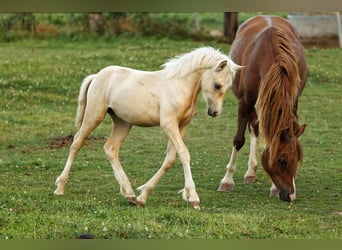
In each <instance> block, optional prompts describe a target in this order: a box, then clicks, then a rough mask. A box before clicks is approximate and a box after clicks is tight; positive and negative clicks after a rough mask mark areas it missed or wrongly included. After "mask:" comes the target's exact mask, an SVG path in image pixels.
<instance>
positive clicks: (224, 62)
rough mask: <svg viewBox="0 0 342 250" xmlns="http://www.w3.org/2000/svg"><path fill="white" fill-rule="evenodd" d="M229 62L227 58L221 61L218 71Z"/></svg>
mask: <svg viewBox="0 0 342 250" xmlns="http://www.w3.org/2000/svg"><path fill="white" fill-rule="evenodd" d="M227 63H228V62H227V61H226V60H224V61H222V62H220V64H219V65H218V66H217V67H216V71H221V70H223V69H224V67H226V66H227Z"/></svg>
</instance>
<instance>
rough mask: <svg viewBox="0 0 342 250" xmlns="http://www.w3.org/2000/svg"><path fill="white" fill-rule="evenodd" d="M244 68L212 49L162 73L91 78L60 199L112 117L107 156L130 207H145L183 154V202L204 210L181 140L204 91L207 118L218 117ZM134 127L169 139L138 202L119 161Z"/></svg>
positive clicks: (121, 70) (172, 63)
mask: <svg viewBox="0 0 342 250" xmlns="http://www.w3.org/2000/svg"><path fill="white" fill-rule="evenodd" d="M239 68H240V66H238V65H237V64H235V63H234V62H233V61H232V60H231V59H230V58H229V57H228V56H227V55H224V54H222V53H221V52H219V51H218V50H215V49H213V48H211V47H203V48H199V49H196V50H194V51H192V52H190V53H187V54H184V55H181V56H178V57H175V58H173V59H171V60H169V61H168V62H166V63H165V64H164V68H163V69H162V70H159V71H151V72H147V71H140V70H135V69H130V68H125V67H120V66H109V67H106V68H104V69H102V70H101V71H100V72H99V73H97V74H94V75H90V76H88V77H86V78H85V79H84V81H83V83H82V86H81V89H80V94H79V105H78V111H77V117H76V123H77V125H78V126H80V128H79V130H78V132H77V133H76V134H75V137H74V141H73V143H72V145H71V147H70V153H69V157H68V159H67V162H66V165H65V167H64V170H63V172H62V173H61V175H60V176H59V177H58V178H57V180H56V185H57V189H56V190H55V194H56V195H63V193H64V186H65V183H66V182H67V179H68V174H69V171H70V168H71V165H72V162H73V160H74V158H75V156H76V154H77V153H78V151H79V150H80V148H81V147H82V145H83V144H84V141H85V139H86V138H87V137H88V136H89V135H90V133H91V132H92V131H93V130H94V129H95V128H96V127H97V126H98V125H99V124H100V123H101V122H102V121H103V119H104V117H105V115H106V114H107V113H108V114H109V115H110V117H111V118H112V120H113V130H112V133H111V135H110V137H109V138H108V140H107V142H106V143H105V145H104V150H105V153H106V155H107V158H108V159H109V161H110V163H111V165H112V168H113V170H114V175H115V177H116V179H117V181H118V183H119V185H120V191H121V193H122V195H123V196H125V197H126V199H127V200H128V201H129V202H131V203H136V204H137V205H138V206H144V205H145V203H146V200H147V197H148V195H149V193H150V192H151V191H152V190H153V189H154V188H155V187H156V185H157V183H158V181H159V180H160V179H161V177H162V176H163V174H164V173H165V172H167V170H168V169H169V168H170V167H171V166H172V164H173V163H174V161H175V157H176V153H178V155H179V158H180V161H181V163H182V165H183V169H184V177H185V185H184V189H183V190H182V193H183V198H184V199H185V200H187V201H189V202H190V203H191V205H192V206H193V207H194V208H196V209H199V208H200V206H199V203H200V200H199V197H198V194H197V192H196V189H195V183H194V181H193V178H192V175H191V169H190V154H189V151H188V149H187V147H186V146H185V144H184V142H183V139H182V138H183V136H184V133H185V128H186V125H188V124H189V122H190V121H191V119H192V118H193V117H194V115H195V114H196V109H197V98H198V95H199V93H200V91H202V93H203V96H204V99H205V101H206V103H207V105H208V115H209V116H212V117H215V116H217V115H219V114H220V113H221V109H222V102H223V98H224V95H225V93H226V91H227V90H228V89H229V88H230V87H231V85H232V81H233V78H234V76H235V73H236V71H237V70H238V69H239ZM133 125H136V126H143V127H148V126H161V127H162V128H163V130H164V132H165V133H166V134H167V136H168V139H169V141H168V144H167V153H166V157H165V160H164V162H163V164H162V166H161V168H160V169H159V170H158V171H157V173H156V174H155V175H154V176H153V177H152V178H151V179H150V180H149V181H148V182H147V183H146V184H144V185H142V186H141V187H139V188H138V190H140V191H141V193H140V195H139V196H138V197H137V198H136V196H135V193H134V191H133V189H132V186H131V183H130V181H129V179H128V177H127V175H126V174H125V171H124V170H123V168H122V166H121V164H120V161H119V150H120V146H121V144H122V143H123V142H124V140H125V138H126V136H127V135H128V133H129V131H130V129H131V128H132V126H133Z"/></svg>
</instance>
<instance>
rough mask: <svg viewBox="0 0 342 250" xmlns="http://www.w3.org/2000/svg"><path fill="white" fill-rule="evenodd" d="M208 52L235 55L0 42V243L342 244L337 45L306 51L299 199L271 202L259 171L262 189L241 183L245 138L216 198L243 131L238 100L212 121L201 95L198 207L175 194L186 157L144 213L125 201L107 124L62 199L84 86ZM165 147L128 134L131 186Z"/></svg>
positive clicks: (142, 131)
mask: <svg viewBox="0 0 342 250" xmlns="http://www.w3.org/2000/svg"><path fill="white" fill-rule="evenodd" d="M139 18H144V16H141V17H139ZM54 22H56V21H54ZM204 45H211V46H214V47H216V48H220V49H221V50H222V51H224V52H228V50H229V46H227V45H226V44H223V43H218V42H215V41H212V42H206V43H204V42H194V41H192V40H180V39H178V40H172V39H169V38H156V37H149V38H144V37H135V38H134V39H132V38H129V37H126V36H121V37H116V38H109V37H105V38H93V39H83V40H82V39H77V41H65V40H63V39H57V40H54V39H48V40H36V39H34V40H20V41H15V42H11V43H4V42H3V43H1V46H0V54H1V55H2V60H1V61H0V68H1V75H0V90H1V91H0V106H1V109H0V120H1V123H0V131H1V133H0V165H1V168H0V169H1V170H0V183H1V186H0V239H7V238H9V239H26V238H28V239H70V238H77V236H78V234H80V233H92V234H94V236H95V238H101V239H102V238H103V239H107V238H108V239H113V238H115V239H129V238H131V239H132V238H134V239H160V238H162V239H202V238H206V239H212V238H213V239H221V238H222V239H250V238H252V239H263V238H267V239H270V238H276V239H298V238H299V239H312V238H313V239H322V238H326V239H341V238H342V234H341V232H342V226H341V225H342V223H341V222H342V216H341V212H342V210H341V209H342V202H341V200H342V199H341V173H342V172H341V171H342V169H341V165H342V158H341V154H340V151H341V142H340V138H341V127H340V120H339V119H338V118H337V117H338V115H337V114H340V113H342V105H341V104H342V103H341V98H340V93H341V90H342V89H341V88H342V87H341V86H342V85H341V82H342V75H341V70H340V65H341V64H342V61H341V60H342V55H341V53H342V51H341V50H339V49H325V50H319V49H308V50H306V56H307V60H308V65H309V70H310V77H309V79H308V83H307V86H306V88H305V90H304V93H303V95H302V97H301V99H300V103H299V119H300V122H301V123H307V125H308V126H307V129H306V132H305V133H304V135H303V136H302V138H301V142H302V145H303V148H304V154H305V155H304V163H303V166H302V168H301V169H300V170H299V175H298V179H297V192H298V194H297V195H298V198H297V199H298V200H297V201H296V202H295V203H285V202H281V201H279V200H278V199H275V198H271V197H268V192H269V187H270V181H269V179H268V178H267V176H266V175H265V174H264V173H263V170H262V167H261V165H260V167H259V170H258V174H257V176H258V182H257V183H256V184H252V185H247V184H243V175H244V173H245V171H246V166H247V159H248V149H249V147H248V145H249V142H248V139H247V141H246V145H245V147H244V148H243V149H242V151H241V153H240V158H239V159H238V170H237V172H236V175H235V183H236V187H235V191H234V192H232V193H219V192H217V191H216V189H217V187H218V185H219V182H220V180H221V178H222V177H223V175H224V172H225V166H226V164H227V162H228V160H229V154H230V151H231V145H232V139H233V137H234V134H235V130H236V118H237V101H236V99H235V98H234V97H233V95H232V94H231V93H228V94H227V95H226V97H225V104H224V109H223V113H222V114H221V115H220V116H219V117H217V118H215V119H212V118H209V117H207V116H206V114H205V113H206V112H205V110H206V108H205V106H204V102H203V101H202V99H201V98H200V99H199V108H198V114H197V116H196V117H195V118H194V120H193V121H192V123H191V124H190V125H189V127H188V130H187V133H186V136H185V143H186V145H187V146H188V148H189V150H190V154H191V166H192V172H193V177H194V181H195V183H196V185H197V186H196V187H197V191H198V194H199V196H200V199H201V207H202V210H201V211H195V210H194V209H193V208H192V207H191V206H189V204H188V203H186V202H184V201H183V200H182V198H181V195H180V194H178V191H179V190H180V189H182V188H183V184H184V177H183V170H182V167H181V164H180V162H179V161H177V162H176V164H175V166H174V167H173V168H172V169H171V170H170V171H169V172H168V173H167V174H166V175H165V176H164V177H163V179H162V180H161V181H160V183H159V184H158V186H157V188H156V189H155V191H154V192H153V193H152V194H151V195H150V197H149V199H148V200H147V204H146V207H145V208H142V209H138V208H136V207H134V206H131V205H129V204H127V202H126V200H125V199H124V198H123V197H122V196H121V195H120V194H119V186H118V184H117V182H116V181H115V178H114V176H113V171H112V169H111V167H110V164H109V163H108V161H107V160H106V158H105V155H104V152H103V149H102V146H103V144H104V142H105V139H104V137H107V136H108V135H109V133H110V129H111V121H110V119H105V121H104V123H103V124H101V125H100V126H99V127H98V128H97V129H96V130H95V131H94V133H93V136H94V138H95V139H93V140H89V141H88V142H87V143H86V145H85V146H84V147H83V148H82V149H81V151H80V153H79V154H78V156H77V158H76V160H75V162H74V165H73V168H72V170H71V174H70V178H69V182H68V183H67V186H66V193H65V195H64V196H63V197H54V195H53V191H54V189H55V186H54V181H55V179H56V177H57V176H58V175H59V174H60V172H61V171H62V169H63V167H64V164H65V161H66V157H67V154H68V150H69V145H70V144H68V143H70V141H69V142H67V144H66V145H64V146H63V144H56V140H57V139H61V138H65V137H67V136H68V135H70V134H74V133H75V131H76V129H75V127H74V116H75V112H76V108H77V96H78V91H79V87H80V83H81V81H82V79H83V78H84V77H85V76H86V75H88V74H91V73H96V72H98V71H99V70H100V69H101V68H103V67H105V66H107V65H110V64H117V65H123V66H127V67H132V68H137V69H142V70H158V69H160V65H161V64H162V63H164V62H165V60H167V59H168V58H170V57H173V56H175V55H177V54H179V53H183V52H187V51H189V50H192V49H194V48H196V47H199V46H204ZM56 145H57V146H56ZM165 148H166V138H165V135H164V134H163V132H162V131H161V130H160V129H159V128H138V127H135V128H134V129H133V130H132V131H131V133H130V135H129V136H128V138H127V140H126V142H125V143H124V145H123V147H122V149H121V154H120V159H121V162H122V165H123V167H124V168H125V170H126V172H127V174H128V176H129V177H130V180H131V182H132V185H133V187H134V188H136V187H138V186H140V185H142V184H144V183H145V182H146V181H147V180H148V179H149V178H150V177H151V176H152V175H153V174H154V173H155V171H157V169H158V168H159V166H160V165H161V163H162V161H163V157H164V152H165ZM260 151H261V148H260Z"/></svg>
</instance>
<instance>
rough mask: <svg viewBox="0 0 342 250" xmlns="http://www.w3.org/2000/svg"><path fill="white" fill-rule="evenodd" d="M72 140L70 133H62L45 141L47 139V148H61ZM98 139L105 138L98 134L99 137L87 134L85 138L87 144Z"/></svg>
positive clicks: (102, 139)
mask: <svg viewBox="0 0 342 250" xmlns="http://www.w3.org/2000/svg"><path fill="white" fill-rule="evenodd" d="M73 140H74V136H73V135H71V134H70V135H62V136H57V137H54V138H50V139H48V140H47V141H48V145H49V148H51V149H57V148H63V147H66V146H69V145H71V143H72V141H73ZM99 140H100V141H105V140H106V138H105V137H103V136H100V137H96V136H89V137H88V138H87V140H86V144H88V143H89V142H93V141H99Z"/></svg>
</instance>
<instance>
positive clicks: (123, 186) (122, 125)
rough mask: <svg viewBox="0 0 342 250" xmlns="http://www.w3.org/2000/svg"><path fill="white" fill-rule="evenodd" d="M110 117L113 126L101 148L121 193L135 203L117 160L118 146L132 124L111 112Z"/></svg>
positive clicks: (129, 184)
mask: <svg viewBox="0 0 342 250" xmlns="http://www.w3.org/2000/svg"><path fill="white" fill-rule="evenodd" d="M111 117H112V119H113V122H114V124H113V125H114V127H113V130H112V133H111V135H110V137H109V138H108V140H107V142H106V144H105V145H104V147H103V148H104V151H105V153H106V156H107V158H108V160H109V161H110V163H111V165H112V168H113V171H114V175H115V178H116V180H117V181H118V183H119V185H120V192H121V194H122V195H123V196H125V197H126V199H127V200H128V201H129V202H130V203H135V202H136V199H135V194H134V191H133V189H132V186H131V183H130V181H129V179H128V177H127V175H126V173H125V171H124V170H123V168H122V166H121V163H120V161H119V150H120V146H121V144H122V143H123V142H124V140H125V138H126V137H127V135H128V133H129V131H130V129H131V128H132V125H131V124H128V123H126V122H124V121H122V120H120V119H119V118H117V117H115V115H113V114H111Z"/></svg>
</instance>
